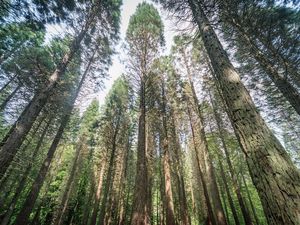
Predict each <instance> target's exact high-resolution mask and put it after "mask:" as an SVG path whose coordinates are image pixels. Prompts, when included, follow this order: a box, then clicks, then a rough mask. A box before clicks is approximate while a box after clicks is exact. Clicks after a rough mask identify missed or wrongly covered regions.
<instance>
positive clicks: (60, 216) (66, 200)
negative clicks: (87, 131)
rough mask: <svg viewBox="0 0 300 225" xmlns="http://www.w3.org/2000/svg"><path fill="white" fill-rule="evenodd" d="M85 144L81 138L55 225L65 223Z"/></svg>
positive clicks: (54, 221) (83, 138)
mask: <svg viewBox="0 0 300 225" xmlns="http://www.w3.org/2000/svg"><path fill="white" fill-rule="evenodd" d="M84 142H85V137H81V138H80V139H79V143H78V146H77V149H76V152H75V158H74V161H73V165H72V169H71V172H70V175H69V178H68V181H67V184H66V187H65V191H64V194H63V196H62V200H61V203H60V206H59V207H58V209H57V215H56V217H55V219H54V220H53V223H52V224H53V225H60V224H62V223H63V221H64V215H65V212H66V209H67V207H68V203H69V199H70V195H71V193H72V189H73V186H74V178H75V174H76V171H77V168H78V162H79V157H80V152H81V150H82V145H83V144H84Z"/></svg>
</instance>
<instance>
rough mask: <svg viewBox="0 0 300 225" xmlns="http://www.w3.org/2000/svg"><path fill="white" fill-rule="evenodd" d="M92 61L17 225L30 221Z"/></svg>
mask: <svg viewBox="0 0 300 225" xmlns="http://www.w3.org/2000/svg"><path fill="white" fill-rule="evenodd" d="M92 60H93V56H92V58H91V60H90V61H89V63H88V65H87V67H86V69H85V71H84V73H83V75H82V77H81V80H80V82H79V84H78V87H77V89H76V91H75V93H74V95H73V96H72V99H71V101H70V103H69V105H67V107H66V109H65V113H64V114H63V117H62V121H61V124H60V126H59V128H58V131H57V132H56V135H55V137H54V140H53V142H52V143H51V146H50V148H49V150H48V153H47V156H46V159H45V160H44V162H43V164H42V166H41V168H40V170H39V172H38V175H37V177H36V179H35V180H34V182H33V184H32V186H31V189H30V192H29V194H28V196H27V198H26V200H25V203H24V205H23V207H22V209H21V211H20V213H19V214H18V216H17V218H16V223H15V225H22V224H26V223H27V222H28V219H29V216H30V213H31V211H32V209H33V207H34V204H35V201H36V199H37V197H38V194H39V192H40V189H41V187H42V185H43V183H44V181H45V177H46V175H47V172H48V170H49V168H50V163H51V161H52V159H53V157H54V153H55V151H56V149H57V146H58V144H59V141H60V139H61V137H62V135H63V132H64V129H65V128H66V126H67V124H68V122H69V119H70V117H71V113H72V110H73V108H74V103H75V101H76V98H77V97H78V95H79V92H80V90H81V87H82V85H83V83H84V81H85V78H86V76H87V74H88V72H89V68H90V66H91V64H92Z"/></svg>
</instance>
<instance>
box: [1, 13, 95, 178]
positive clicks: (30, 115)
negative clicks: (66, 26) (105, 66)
mask: <svg viewBox="0 0 300 225" xmlns="http://www.w3.org/2000/svg"><path fill="white" fill-rule="evenodd" d="M94 14H95V12H94V11H93V13H92V15H90V16H89V19H88V20H87V21H86V23H85V25H84V27H83V29H82V30H81V32H80V33H79V34H78V35H77V36H76V37H75V38H74V40H73V42H72V43H71V47H70V51H68V52H67V53H66V54H65V55H64V57H63V58H62V59H61V61H60V63H59V65H58V66H57V68H56V69H55V71H54V72H53V73H52V75H51V76H50V77H49V79H48V81H47V84H46V85H45V87H44V88H41V89H40V90H39V91H38V92H37V94H35V95H34V97H33V99H32V100H31V101H30V102H29V104H28V105H27V106H26V108H25V110H24V111H23V112H22V113H21V115H20V117H19V118H18V119H17V122H16V123H15V124H14V125H13V126H12V128H11V129H10V131H9V132H8V134H7V136H6V137H4V139H3V140H2V141H1V143H0V178H1V177H2V176H3V175H4V173H5V171H6V170H7V168H8V166H9V165H10V163H11V161H12V160H13V158H14V156H15V154H16V153H17V151H18V149H19V147H20V146H21V144H22V143H23V141H24V139H25V137H26V135H27V134H28V132H29V131H30V129H31V127H32V125H33V123H34V122H35V120H36V118H37V117H38V115H39V113H40V112H41V110H42V108H43V107H44V106H45V105H46V103H47V101H48V99H49V96H50V95H51V94H52V93H53V91H54V90H55V88H56V86H57V84H58V81H59V80H60V79H61V78H62V77H63V76H64V74H65V71H66V69H67V66H68V64H69V63H70V62H71V61H72V59H73V58H74V56H75V55H76V53H77V52H78V50H79V48H80V43H81V41H82V40H83V38H84V37H85V35H86V33H87V31H88V30H89V27H90V25H91V23H92V20H93V18H94V16H95V15H94Z"/></svg>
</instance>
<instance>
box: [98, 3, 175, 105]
mask: <svg viewBox="0 0 300 225" xmlns="http://www.w3.org/2000/svg"><path fill="white" fill-rule="evenodd" d="M143 1H145V0H123V5H122V8H121V27H120V37H121V40H120V42H119V45H118V46H116V51H117V52H118V54H116V55H114V56H113V63H112V66H111V67H110V69H109V79H108V80H106V81H105V82H104V84H105V88H104V89H103V90H102V91H100V92H98V93H95V94H93V96H95V97H97V98H98V99H99V102H100V104H102V103H103V102H104V99H105V96H106V95H107V93H108V91H109V89H110V88H111V86H112V84H113V82H114V81H115V80H116V79H117V78H118V77H119V76H120V75H121V74H122V73H124V72H126V69H125V64H124V62H123V63H122V59H123V60H124V58H125V57H124V56H125V54H126V53H125V52H124V50H123V49H122V48H121V45H122V43H123V42H124V40H125V35H126V30H127V27H128V23H129V19H130V16H131V15H132V14H134V12H135V10H136V7H137V5H138V4H139V3H142V2H143ZM145 2H148V3H151V4H153V2H151V1H149V0H148V1H147V0H146V1H145ZM153 5H155V4H153ZM155 6H156V8H157V9H158V10H159V12H160V15H161V17H162V20H163V23H164V26H165V29H164V31H165V32H164V34H165V41H166V46H165V50H164V54H168V53H169V51H170V48H171V45H172V40H173V37H174V35H175V27H174V26H173V24H172V21H171V20H168V19H167V13H166V12H163V11H162V9H161V7H160V6H159V5H155Z"/></svg>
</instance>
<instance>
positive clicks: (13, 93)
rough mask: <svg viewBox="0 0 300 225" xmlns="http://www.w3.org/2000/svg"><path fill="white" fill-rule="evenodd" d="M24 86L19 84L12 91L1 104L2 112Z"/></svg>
mask: <svg viewBox="0 0 300 225" xmlns="http://www.w3.org/2000/svg"><path fill="white" fill-rule="evenodd" d="M21 87H22V86H21V85H20V84H19V85H18V86H17V87H16V88H15V90H13V92H12V93H10V94H9V95H8V96H7V97H6V98H5V99H4V101H3V102H2V103H1V105H0V112H1V111H3V110H4V109H5V108H6V105H7V103H8V102H9V101H10V100H11V99H12V98H13V97H14V96H15V94H16V93H17V92H18V91H19V90H20V88H21Z"/></svg>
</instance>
